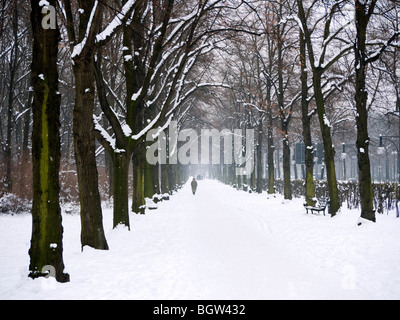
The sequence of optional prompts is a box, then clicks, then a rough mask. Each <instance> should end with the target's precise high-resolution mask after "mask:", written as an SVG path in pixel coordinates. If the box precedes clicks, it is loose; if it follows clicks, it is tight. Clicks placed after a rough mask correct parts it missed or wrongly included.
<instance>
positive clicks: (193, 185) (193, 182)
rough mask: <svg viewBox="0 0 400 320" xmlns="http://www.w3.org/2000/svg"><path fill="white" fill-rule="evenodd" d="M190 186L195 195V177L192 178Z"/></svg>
mask: <svg viewBox="0 0 400 320" xmlns="http://www.w3.org/2000/svg"><path fill="white" fill-rule="evenodd" d="M191 186H192V192H193V195H195V194H196V191H197V181H196V179H195V178H193V180H192V183H191Z"/></svg>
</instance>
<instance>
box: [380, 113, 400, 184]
mask: <svg viewBox="0 0 400 320" xmlns="http://www.w3.org/2000/svg"><path fill="white" fill-rule="evenodd" d="M397 109H398V107H397ZM397 109H396V111H395V112H391V113H390V114H394V115H396V116H398V117H399V135H398V136H382V135H381V136H380V137H379V149H381V150H382V148H385V147H384V146H383V140H384V139H385V140H387V141H389V142H391V143H392V144H393V145H394V147H395V148H396V150H397V178H398V181H399V183H400V112H399V110H397ZM396 139H397V140H398V144H396V143H395V142H394V140H396Z"/></svg>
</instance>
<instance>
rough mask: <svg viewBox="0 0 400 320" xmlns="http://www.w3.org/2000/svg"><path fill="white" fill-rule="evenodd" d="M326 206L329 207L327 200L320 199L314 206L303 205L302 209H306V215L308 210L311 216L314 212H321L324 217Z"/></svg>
mask: <svg viewBox="0 0 400 320" xmlns="http://www.w3.org/2000/svg"><path fill="white" fill-rule="evenodd" d="M328 205H329V199H328V198H321V199H319V200H317V204H316V205H315V206H307V204H304V208H306V211H307V214H308V211H309V210H310V211H311V213H312V214H314V212H321V211H322V212H323V213H324V215H325V210H326V207H327V206H328Z"/></svg>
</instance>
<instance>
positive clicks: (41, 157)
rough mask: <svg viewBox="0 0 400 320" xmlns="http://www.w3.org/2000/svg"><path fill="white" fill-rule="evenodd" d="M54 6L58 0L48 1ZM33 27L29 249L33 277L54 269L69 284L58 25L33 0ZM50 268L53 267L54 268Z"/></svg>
mask: <svg viewBox="0 0 400 320" xmlns="http://www.w3.org/2000/svg"><path fill="white" fill-rule="evenodd" d="M49 1H50V4H51V5H53V6H55V5H56V1H55V0H49ZM31 6H32V13H31V23H32V31H33V39H34V42H33V62H32V76H33V90H34V100H33V103H32V111H33V134H32V161H33V206H32V221H33V223H32V239H31V247H30V250H29V255H30V265H29V270H30V277H32V278H37V277H40V276H47V275H48V271H50V269H51V268H53V270H52V271H54V272H55V274H54V276H55V278H56V280H57V281H59V282H68V281H69V275H68V274H65V273H64V262H63V243H62V235H63V227H62V218H61V209H60V203H59V192H60V184H59V169H60V157H61V151H60V103H61V97H60V95H59V93H58V70H57V56H58V42H59V39H60V33H59V30H58V28H56V29H47V30H45V29H43V28H42V25H41V22H42V19H43V15H42V7H41V6H39V0H32V1H31ZM49 268H50V269H49Z"/></svg>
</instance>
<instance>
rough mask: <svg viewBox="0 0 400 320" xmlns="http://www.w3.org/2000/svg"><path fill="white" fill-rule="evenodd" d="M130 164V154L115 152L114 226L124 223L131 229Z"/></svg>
mask: <svg viewBox="0 0 400 320" xmlns="http://www.w3.org/2000/svg"><path fill="white" fill-rule="evenodd" d="M129 164H130V157H129V155H127V154H126V153H114V155H113V175H114V180H113V183H114V188H113V189H114V224H113V226H114V228H115V227H116V226H118V225H124V226H127V227H128V229H130V224H129V196H128V189H129V188H128V181H129Z"/></svg>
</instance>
